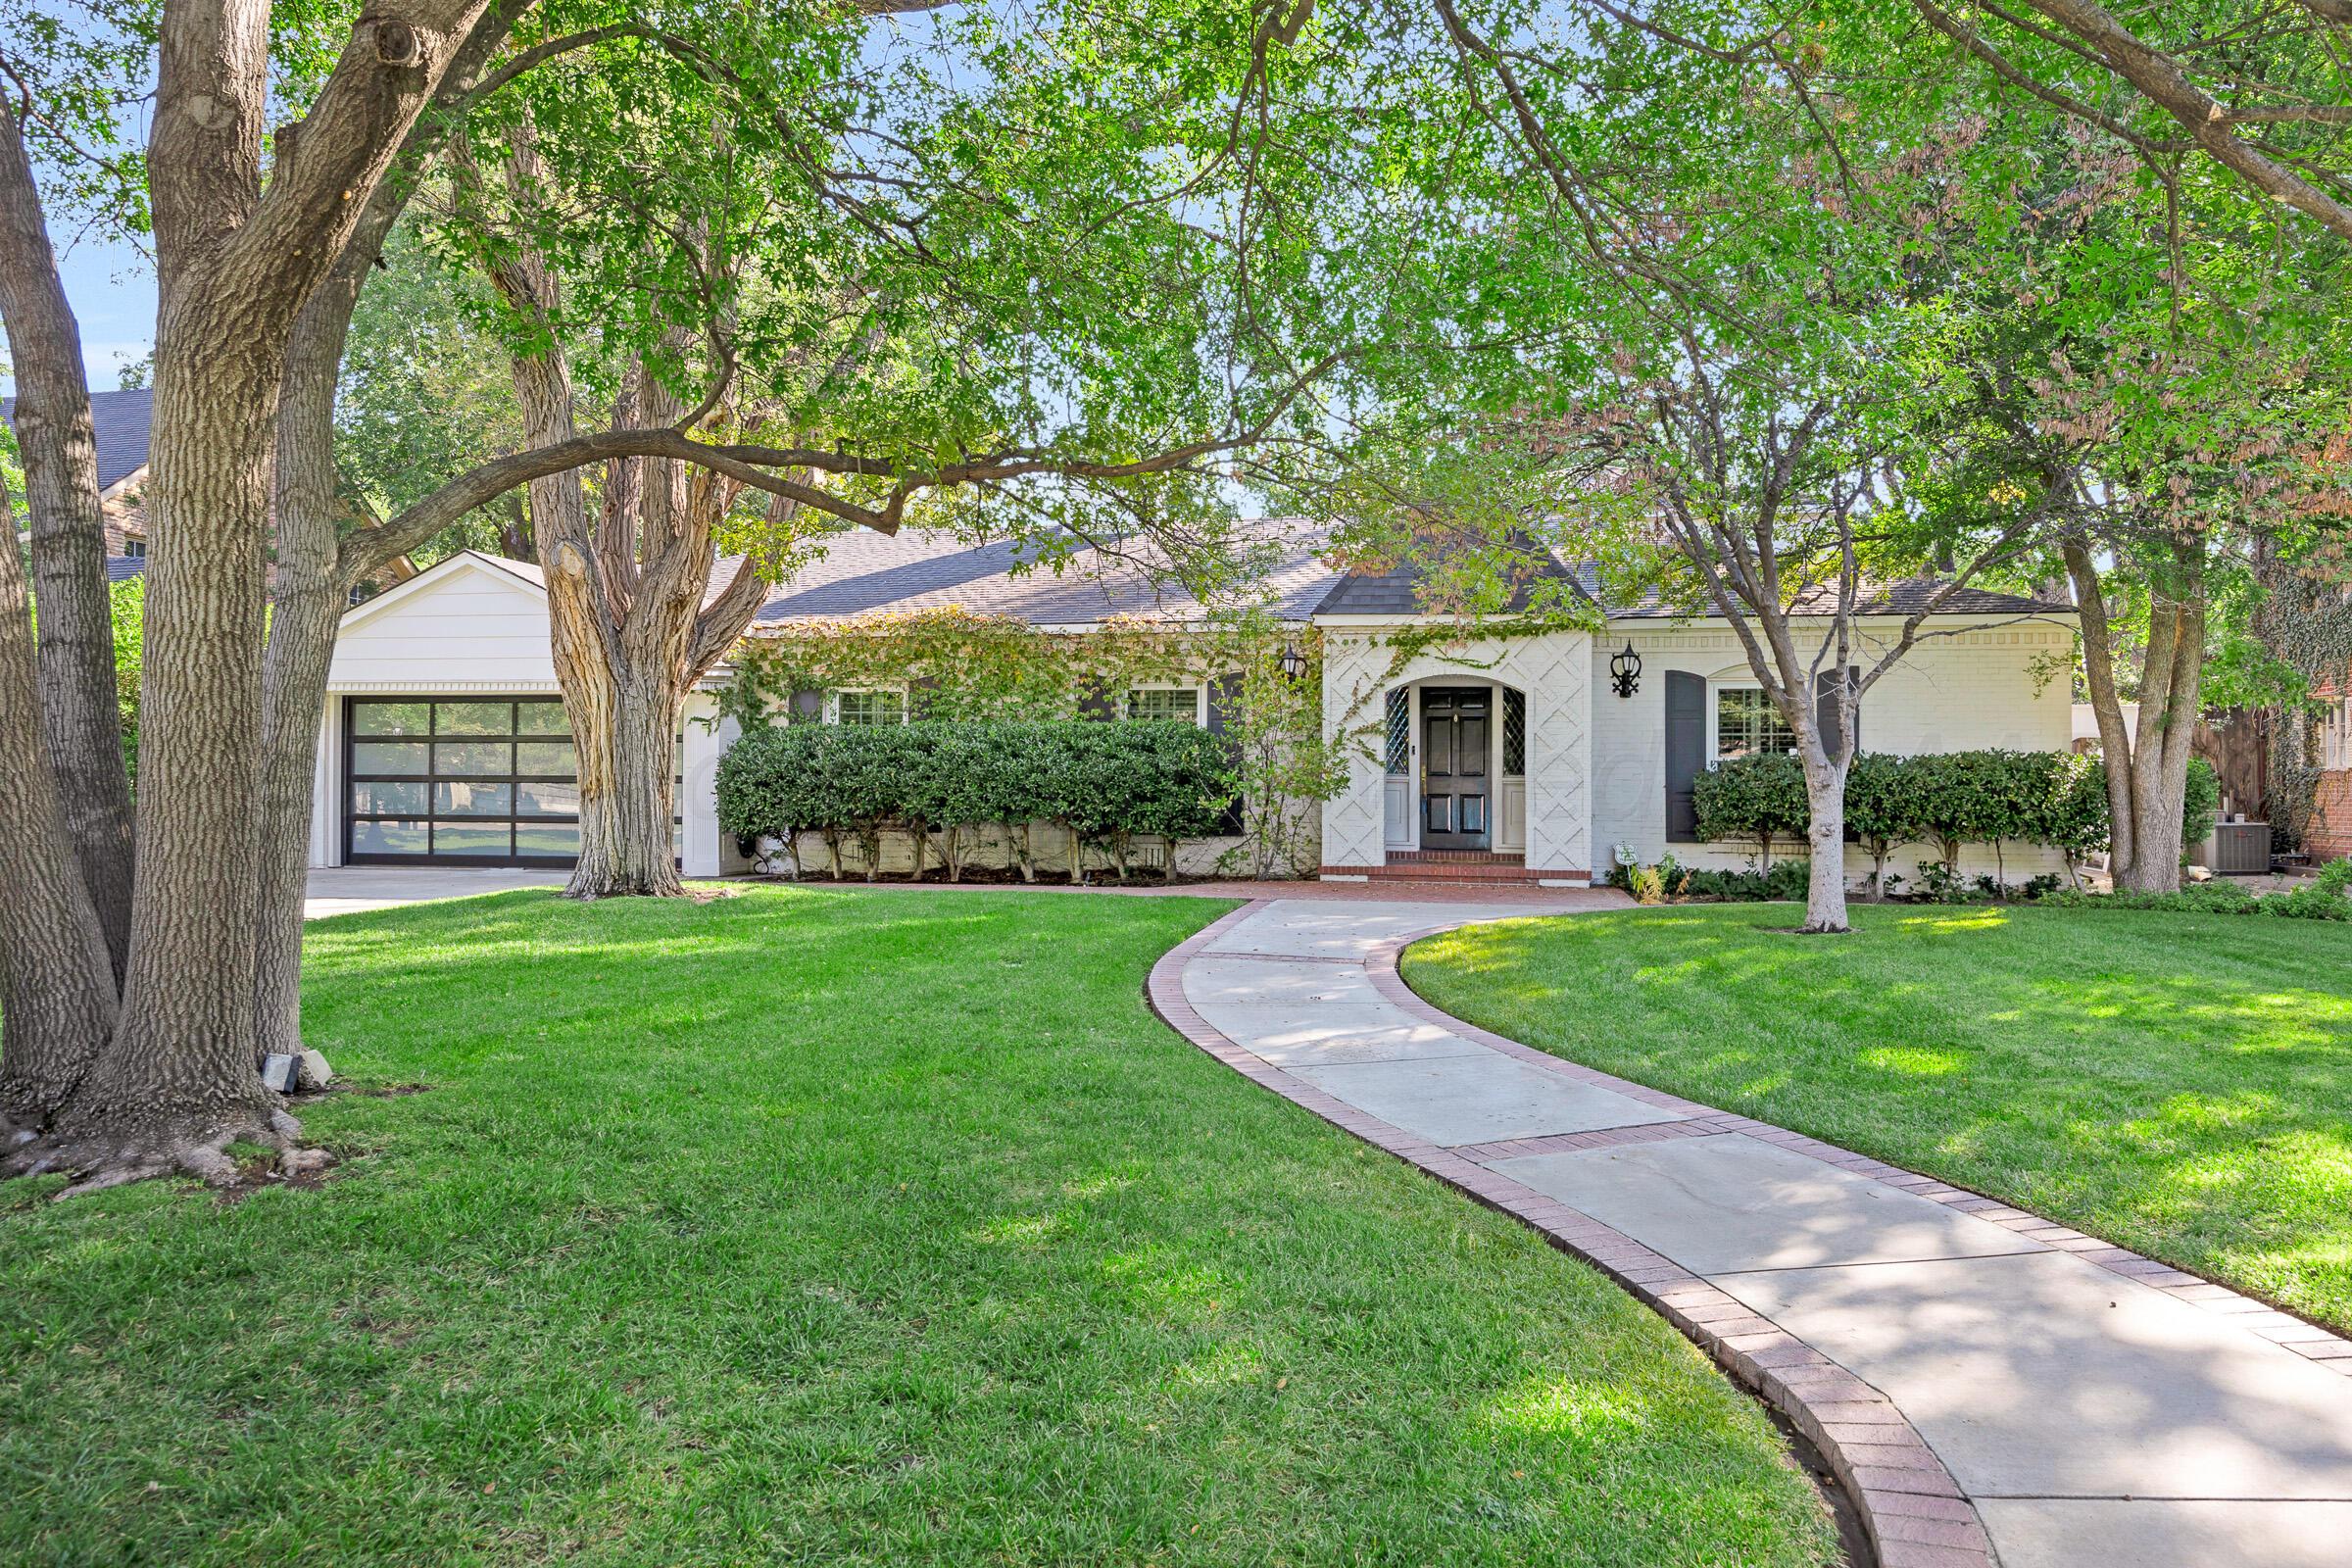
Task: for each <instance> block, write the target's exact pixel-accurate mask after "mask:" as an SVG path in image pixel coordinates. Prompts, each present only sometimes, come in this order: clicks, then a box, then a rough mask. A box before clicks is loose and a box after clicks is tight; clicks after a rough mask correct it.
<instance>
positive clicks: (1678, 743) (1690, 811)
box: [1666, 669, 1707, 844]
mask: <svg viewBox="0 0 2352 1568" xmlns="http://www.w3.org/2000/svg"><path fill="white" fill-rule="evenodd" d="M1706 756H1707V678H1706V677H1705V676H1704V675H1693V674H1691V672H1690V671H1689V670H1687V669H1670V670H1668V671H1667V672H1666V841H1667V842H1668V843H1669V844H1695V843H1697V842H1698V808H1697V806H1696V805H1695V804H1694V803H1693V802H1692V800H1691V786H1692V785H1693V784H1694V783H1695V782H1696V780H1697V778H1698V770H1699V768H1700V767H1702V766H1704V765H1705V763H1706Z"/></svg>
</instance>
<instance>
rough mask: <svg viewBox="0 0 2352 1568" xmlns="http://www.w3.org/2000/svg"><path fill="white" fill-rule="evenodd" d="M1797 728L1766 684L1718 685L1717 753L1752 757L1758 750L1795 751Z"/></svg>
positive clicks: (1721, 757) (1716, 691)
mask: <svg viewBox="0 0 2352 1568" xmlns="http://www.w3.org/2000/svg"><path fill="white" fill-rule="evenodd" d="M1795 750H1796V732H1795V731H1794V730H1792V729H1790V728H1789V725H1788V722H1787V721H1786V720H1785V719H1783V718H1782V717H1781V711H1780V709H1779V708H1777V707H1775V706H1774V704H1773V701H1772V699H1771V698H1769V697H1767V696H1765V695H1764V692H1763V690H1762V688H1760V687H1755V686H1718V687H1717V688H1715V757H1716V760H1718V761H1720V760H1724V759H1725V758H1731V757H1749V756H1753V755H1754V754H1755V753H1758V752H1793V751H1795Z"/></svg>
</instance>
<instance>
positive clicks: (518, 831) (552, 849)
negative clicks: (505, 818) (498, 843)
mask: <svg viewBox="0 0 2352 1568" xmlns="http://www.w3.org/2000/svg"><path fill="white" fill-rule="evenodd" d="M579 853H580V829H579V824H578V823H576V822H531V823H524V824H520V825H518V826H516V827H515V854H516V855H577V854H579Z"/></svg>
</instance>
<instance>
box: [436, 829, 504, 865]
mask: <svg viewBox="0 0 2352 1568" xmlns="http://www.w3.org/2000/svg"><path fill="white" fill-rule="evenodd" d="M513 832H514V830H513V829H512V828H510V827H508V826H507V824H506V823H504V822H499V823H495V824H488V825H481V826H475V825H473V824H469V823H459V822H435V823H434V824H433V853H434V854H435V855H495V856H498V857H499V858H502V859H503V858H506V857H507V856H509V855H512V854H513V853H514V851H513V849H512V848H511V845H512V844H513V842H514V840H513V838H512V837H511V835H512V834H513Z"/></svg>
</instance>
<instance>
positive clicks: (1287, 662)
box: [1282, 643, 1306, 680]
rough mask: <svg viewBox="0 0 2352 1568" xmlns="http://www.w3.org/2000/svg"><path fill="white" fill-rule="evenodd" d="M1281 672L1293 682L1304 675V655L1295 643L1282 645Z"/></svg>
mask: <svg viewBox="0 0 2352 1568" xmlns="http://www.w3.org/2000/svg"><path fill="white" fill-rule="evenodd" d="M1282 672H1283V673H1284V674H1285V675H1288V676H1289V677H1290V678H1291V679H1293V680H1297V679H1299V677H1300V676H1301V675H1304V674H1305V673H1306V654H1305V652H1304V650H1302V649H1300V648H1299V645H1298V644H1297V643H1284V644H1283V645H1282Z"/></svg>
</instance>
